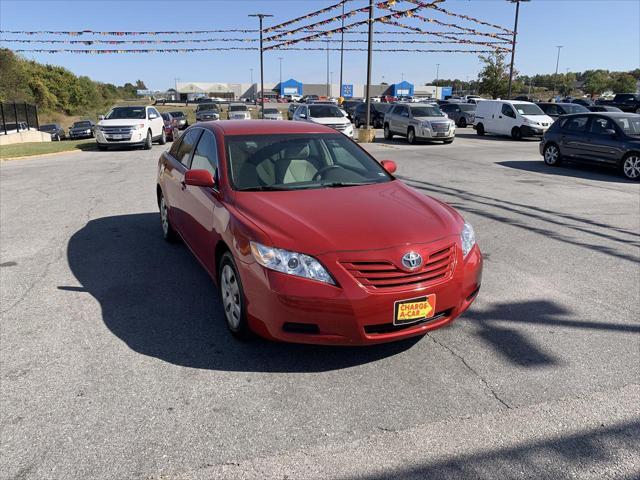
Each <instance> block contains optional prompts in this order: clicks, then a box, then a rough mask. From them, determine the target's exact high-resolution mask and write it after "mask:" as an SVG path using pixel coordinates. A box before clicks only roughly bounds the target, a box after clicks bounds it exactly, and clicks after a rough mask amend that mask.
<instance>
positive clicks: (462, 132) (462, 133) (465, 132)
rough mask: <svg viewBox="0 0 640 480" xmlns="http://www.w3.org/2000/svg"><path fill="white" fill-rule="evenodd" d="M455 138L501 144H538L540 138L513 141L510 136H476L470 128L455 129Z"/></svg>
mask: <svg viewBox="0 0 640 480" xmlns="http://www.w3.org/2000/svg"><path fill="white" fill-rule="evenodd" d="M456 137H459V138H468V139H471V138H475V139H476V140H480V141H483V142H484V141H485V140H487V141H492V140H493V141H496V140H499V141H501V142H513V143H516V144H517V143H540V138H538V137H525V138H523V139H521V140H513V139H512V138H511V137H510V136H508V135H489V134H486V135H482V136H480V135H478V134H477V133H476V131H475V130H474V129H473V128H471V127H467V128H456Z"/></svg>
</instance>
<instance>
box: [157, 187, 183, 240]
mask: <svg viewBox="0 0 640 480" xmlns="http://www.w3.org/2000/svg"><path fill="white" fill-rule="evenodd" d="M158 204H159V205H158V206H159V207H160V222H161V224H162V238H164V239H165V240H166V241H167V242H169V243H176V242H177V241H178V238H179V237H178V234H177V233H176V231H175V230H174V229H173V227H172V226H171V220H169V206H168V205H167V202H166V201H165V199H164V195H163V194H162V193H161V194H160V199H159V202H158Z"/></svg>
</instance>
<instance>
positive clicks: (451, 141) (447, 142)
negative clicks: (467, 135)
mask: <svg viewBox="0 0 640 480" xmlns="http://www.w3.org/2000/svg"><path fill="white" fill-rule="evenodd" d="M443 143H446V144H449V143H453V138H450V139H449V140H444V142H443Z"/></svg>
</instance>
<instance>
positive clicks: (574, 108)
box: [563, 103, 589, 113]
mask: <svg viewBox="0 0 640 480" xmlns="http://www.w3.org/2000/svg"><path fill="white" fill-rule="evenodd" d="M563 108H564V110H565V112H567V113H584V112H588V111H589V109H588V108H587V107H585V106H582V105H580V104H578V103H572V104H571V105H563Z"/></svg>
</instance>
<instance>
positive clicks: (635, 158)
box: [621, 153, 640, 180]
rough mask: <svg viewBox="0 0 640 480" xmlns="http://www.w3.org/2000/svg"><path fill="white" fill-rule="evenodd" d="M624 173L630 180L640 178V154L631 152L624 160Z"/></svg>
mask: <svg viewBox="0 0 640 480" xmlns="http://www.w3.org/2000/svg"><path fill="white" fill-rule="evenodd" d="M621 170H622V174H623V175H624V176H625V178H628V179H629V180H638V179H640V155H639V154H637V153H630V154H629V155H627V156H626V157H624V159H623V160H622V165H621Z"/></svg>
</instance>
